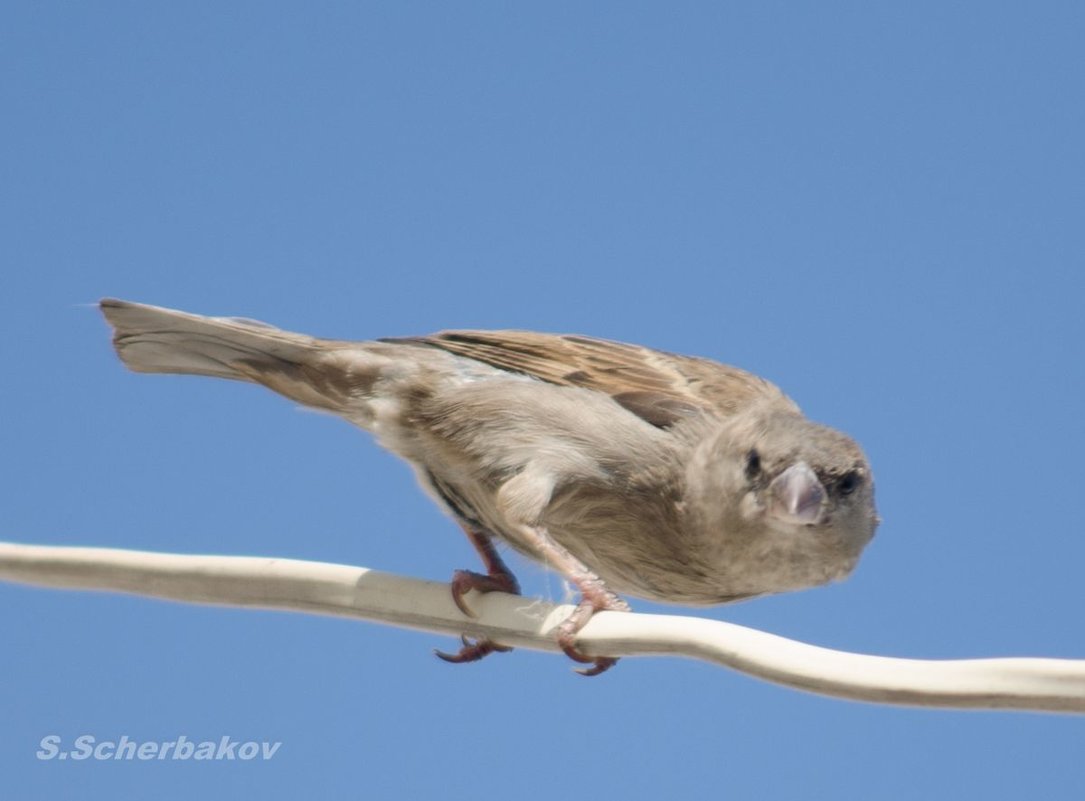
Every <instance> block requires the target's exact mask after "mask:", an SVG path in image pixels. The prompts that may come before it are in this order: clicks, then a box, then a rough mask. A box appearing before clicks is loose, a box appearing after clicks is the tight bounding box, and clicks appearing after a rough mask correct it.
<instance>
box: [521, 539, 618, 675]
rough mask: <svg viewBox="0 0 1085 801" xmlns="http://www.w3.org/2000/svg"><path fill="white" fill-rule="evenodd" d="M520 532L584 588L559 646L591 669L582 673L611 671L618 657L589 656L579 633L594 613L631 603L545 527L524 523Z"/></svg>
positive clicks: (564, 625)
mask: <svg viewBox="0 0 1085 801" xmlns="http://www.w3.org/2000/svg"><path fill="white" fill-rule="evenodd" d="M518 531H519V533H520V534H521V535H522V536H523V537H524V538H525V539H526V540H527V542H528V543H529V544H530V545H531V546H532V548H533V549H534V550H535V552H536V553H538V554H539V556H540V557H542V559H543V561H545V562H546V563H547V564H548V565H550V566H551V567H553V568H554V569H555V570H557V571H558V572H559V573H561V574H562V575H563V576H565V578H567V579H568V580H569V581H570V582H572V583H573V585H574V586H575V587H576V588H577V589H578V590H580V603H578V604H577V606H576V609H574V610H573V613H572V614H571V615H569V617H567V618H566V619H565V620H564V621H562V623H561V625H560V626H558V645H560V646H561V650H563V651H564V652H565V655H566V656H568V657H569V658H570V659H572V660H574V661H576V662H580V663H582V664H585V665H591V667H590V668H585V669H583V670H578V671H576V672H577V673H579V674H581V675H582V676H598V675H599V674H600V673H602V672H603V671H605V670H609V669H610V668H611V667H613V666H614V663H615V662H617V661H618V660H617V659H616V658H614V657H609V656H596V657H591V656H586V655H585V654H583V653H582V652H581V651H580V650H578V649H577V647H576V635H577V632H579V631H580V630H581V629H582V628H584V626H585V625H587V622H588V621H589V620H591V617H592V615H594V614H595V613H596V612H600V611H604V610H605V611H613V612H628V611H629V604H627V603H626V602H625V601H624V600H622V599H621V598H619V597H618V596H617V595H615V594H614V593H612V592H611V591H610V590H608V589H607V587H606V585H605V584H604V583H603V580H602V579H601V578H599V576H597V575H595V573H593V572H592V571H591V570H589V569H588V567H587V566H586V565H585V564H584V563H583V562H581V561H580V560H579V559H577V558H576V557H575V556H573V555H572V554H571V553H569V551H567V550H566V549H565V548H563V547H562V546H561V545H559V544H558V543H556V542H554V540H553V539H552V538H551V537H550V535H549V534H548V533H547V531H546V529H545V528H542V527H541V526H529V525H523V526H520V527H519V529H518Z"/></svg>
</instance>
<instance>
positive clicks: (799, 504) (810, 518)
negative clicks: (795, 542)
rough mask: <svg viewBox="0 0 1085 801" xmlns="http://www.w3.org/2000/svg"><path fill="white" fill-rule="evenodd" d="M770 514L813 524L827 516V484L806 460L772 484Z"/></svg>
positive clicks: (800, 522) (798, 522) (803, 523)
mask: <svg viewBox="0 0 1085 801" xmlns="http://www.w3.org/2000/svg"><path fill="white" fill-rule="evenodd" d="M769 496H770V500H769V514H770V515H772V516H773V517H775V518H777V519H778V520H782V521H784V522H786V523H792V524H799V525H806V526H813V525H817V524H818V523H820V522H821V520H822V518H823V517H824V504H825V497H826V495H825V487H823V486H822V485H821V482H820V481H818V477H817V476H816V475H815V474H814V471H813V470H811V469H810V465H808V464H807V463H806V462H796V463H795V464H793V465H791V467H789V468H787V470H785V471H784V472H782V473H780V475H778V476H777V477H776V478H775V479H773V482H772V483H771V484H770V485H769Z"/></svg>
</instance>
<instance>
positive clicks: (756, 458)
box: [746, 448, 761, 478]
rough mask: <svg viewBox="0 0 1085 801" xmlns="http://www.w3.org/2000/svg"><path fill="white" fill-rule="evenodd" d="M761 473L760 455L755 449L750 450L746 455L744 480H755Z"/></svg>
mask: <svg viewBox="0 0 1085 801" xmlns="http://www.w3.org/2000/svg"><path fill="white" fill-rule="evenodd" d="M760 472H761V454H760V453H758V452H757V448H750V450H749V452H748V453H747V454H746V478H756V477H757V474H758V473H760Z"/></svg>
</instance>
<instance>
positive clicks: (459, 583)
mask: <svg viewBox="0 0 1085 801" xmlns="http://www.w3.org/2000/svg"><path fill="white" fill-rule="evenodd" d="M471 590H476V591H478V592H507V593H510V594H511V595H519V594H520V584H519V582H518V581H517V580H516V577H515V576H514V575H512V573H508V572H505V573H489V574H486V573H476V572H475V571H473V570H457V571H456V572H454V573H453V574H452V601H453V603H455V604H456V606H457V608H459V610H460V611H461V612H463V613H464V614H465V615H467V616H468V617H477V615H476V614H475V611H474V610H473V609H472V608H471V607H470V606H468V605H467V601H465V600H464V596H465V595H467V593H469V592H470V591H471Z"/></svg>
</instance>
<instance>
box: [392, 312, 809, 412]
mask: <svg viewBox="0 0 1085 801" xmlns="http://www.w3.org/2000/svg"><path fill="white" fill-rule="evenodd" d="M382 341H385V342H400V343H409V344H417V345H428V346H431V347H435V348H440V349H441V350H445V351H448V352H449V353H454V354H456V355H457V356H464V357H466V358H469V359H474V360H475V361H479V362H483V363H484V364H488V365H490V366H492V367H497V368H499V369H502V370H508V371H510V372H514V373H521V374H523V375H528V376H532V377H534V378H537V379H540V380H542V381H547V382H549V383H551V384H558V385H563V386H574V387H585V388H587V389H593V390H596V391H598V392H603V393H606V394H607V395H610V396H611V397H612V398H613V399H614V400H615V401H616V402H617V403H619V404H620V405H621V406H623V407H625V408H626V409H627V410H629V411H630V412H632V413H633V414H635V415H637V416H638V417H641V418H642V419H644V420H646V421H647V422H649V423H651V424H652V425H654V426H657V427H659V428H668V427H670V426H672V425H674V424H675V423H676V422H678V421H679V420H681V419H683V418H685V417H689V416H692V415H698V414H705V413H707V414H712V415H716V416H721V417H726V416H730V415H732V414H735V413H736V412H738V411H740V410H742V409H744V408H746V407H747V406H749V405H751V404H753V403H760V402H768V403H773V404H777V405H779V406H780V407H781V408H785V409H796V410H797V407H796V406H795V404H794V403H793V402H792V401H791V400H790V399H789V398H788V397H787V396H786V395H784V393H783V392H781V391H780V390H779V389H778V388H777V387H776V386H775V385H774V384H772V383H770V382H768V381H766V380H764V379H762V378H759V377H757V376H755V375H753V374H752V373H748V372H746V371H745V370H739V369H738V368H737V367H729V366H727V365H723V364H719V363H718V362H714V361H711V360H709V359H701V358H696V357H692V356H679V355H676V354H673V353H666V352H664V351H658V350H652V349H651V348H645V347H641V346H639V345H627V344H625V343H623V342H613V341H610V340H605V339H594V338H592V337H585V336H576V335H568V334H566V335H562V334H539V333H534V332H532V331H442V332H440V333H437V334H430V335H429V336H421V337H407V338H401V339H386V340H382Z"/></svg>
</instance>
